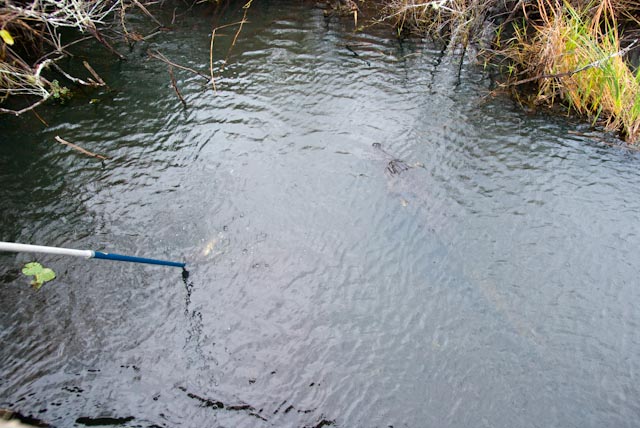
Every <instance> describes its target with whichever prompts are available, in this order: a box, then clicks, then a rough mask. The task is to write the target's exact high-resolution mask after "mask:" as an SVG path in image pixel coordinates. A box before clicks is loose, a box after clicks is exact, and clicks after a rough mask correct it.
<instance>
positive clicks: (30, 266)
mask: <svg viewBox="0 0 640 428" xmlns="http://www.w3.org/2000/svg"><path fill="white" fill-rule="evenodd" d="M42 269H43V267H42V265H41V264H40V263H38V262H31V263H27V264H26V265H24V267H23V268H22V273H23V274H25V275H27V276H31V275H36V274H38V273H40V272H42Z"/></svg>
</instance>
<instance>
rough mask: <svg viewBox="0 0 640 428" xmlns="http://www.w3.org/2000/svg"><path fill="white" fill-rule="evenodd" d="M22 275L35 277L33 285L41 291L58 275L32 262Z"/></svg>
mask: <svg viewBox="0 0 640 428" xmlns="http://www.w3.org/2000/svg"><path fill="white" fill-rule="evenodd" d="M22 273H23V274H25V275H27V276H34V279H33V280H32V281H31V285H32V286H33V287H34V288H35V289H36V290H39V289H40V287H42V285H43V284H44V283H45V282H49V281H51V280H52V279H54V278H55V277H56V273H55V272H54V271H53V270H52V269H49V268H46V267H43V266H42V265H41V264H40V263H38V262H31V263H27V264H26V265H24V267H23V268H22Z"/></svg>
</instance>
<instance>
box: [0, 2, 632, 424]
mask: <svg viewBox="0 0 640 428" xmlns="http://www.w3.org/2000/svg"><path fill="white" fill-rule="evenodd" d="M254 3H255V2H254ZM205 12H206V9H202V8H200V9H198V8H196V9H194V10H193V11H192V12H191V13H187V14H186V15H182V16H180V15H179V14H178V17H177V19H176V25H175V28H176V29H175V31H172V32H168V33H163V34H160V35H158V36H156V37H155V38H153V39H151V40H150V41H149V42H143V43H140V44H138V45H136V46H135V47H134V48H133V50H132V51H130V52H128V53H127V54H128V56H129V58H130V60H129V61H128V62H125V63H116V62H115V61H114V60H113V58H111V57H109V55H107V54H104V55H101V58H99V59H96V60H93V62H92V63H93V65H94V68H96V69H97V70H99V72H101V74H102V75H103V77H104V78H105V79H106V80H107V81H108V83H109V84H110V86H111V88H112V89H113V90H112V91H104V92H100V93H96V92H87V93H86V94H83V93H79V94H77V96H76V98H75V99H74V100H72V101H71V102H70V103H69V104H68V105H66V106H63V107H52V108H46V109H45V108H43V109H40V110H39V113H40V115H41V116H42V118H43V119H44V120H45V121H46V122H47V123H48V124H49V127H44V125H41V124H40V122H39V121H37V119H35V118H34V117H33V116H29V115H26V116H25V117H23V118H20V119H15V118H10V117H2V118H0V127H1V132H2V134H1V135H2V137H1V139H2V144H0V180H1V181H0V182H1V183H2V188H1V190H0V206H1V207H2V208H0V210H1V212H2V218H3V221H2V224H1V225H0V239H1V240H5V241H18V242H25V243H35V244H42V245H58V246H66V247H73V248H90V249H97V250H105V251H114V252H121V253H125V254H134V255H142V256H148V257H158V258H166V259H177V260H186V261H187V262H188V263H189V269H190V278H189V283H188V287H185V284H184V283H183V282H182V278H181V274H180V270H179V269H174V268H162V267H153V266H143V265H135V264H126V263H116V262H109V261H96V260H89V261H84V260H78V259H70V258H63V257H55V256H39V257H34V256H33V255H27V254H19V255H15V254H7V253H4V254H0V264H1V266H2V276H1V277H0V282H1V286H2V292H1V293H0V305H1V306H2V310H1V311H0V326H1V329H0V340H1V343H2V346H1V347H0V361H1V364H0V407H5V408H6V407H10V408H13V409H14V410H18V411H20V412H22V413H24V414H28V415H31V416H35V417H38V418H41V419H43V420H46V421H48V422H50V423H51V424H53V425H54V426H59V427H67V426H74V424H75V425H77V426H83V424H88V423H92V422H93V423H97V422H100V421H96V420H95V419H97V418H114V419H113V420H107V419H104V420H102V422H111V423H116V422H118V423H120V424H121V425H122V426H128V427H134V426H142V427H148V426H160V427H177V426H182V427H205V426H211V427H213V426H227V427H262V426H264V427H281V426H287V427H288V426H291V427H301V426H310V427H314V426H317V427H320V426H328V425H329V424H333V425H335V426H340V427H387V426H393V427H470V426H473V427H554V426H556V427H574V426H575V427H604V426H610V427H611V426H615V427H634V426H638V424H639V423H640V422H639V421H640V404H639V402H638V397H639V396H640V386H638V385H640V360H639V359H638V358H637V357H638V355H640V328H639V327H640V309H639V308H640V306H639V304H638V303H639V302H640V284H639V279H638V278H639V275H638V273H639V267H638V266H639V263H640V253H639V251H638V249H639V248H640V221H639V220H640V218H639V213H640V155H639V154H637V153H635V152H630V151H627V150H624V149H620V148H614V147H609V146H607V145H604V144H602V143H601V142H598V141H594V140H592V139H590V138H588V137H585V136H579V135H575V134H572V133H571V131H575V130H576V129H577V128H578V126H577V125H575V124H572V123H568V122H567V121H566V120H564V119H562V118H554V117H550V116H543V115H527V114H526V113H524V112H522V111H521V110H520V109H519V108H517V107H514V106H513V105H512V103H511V102H510V101H509V100H508V99H507V98H502V97H498V98H490V97H486V95H487V93H488V91H489V88H490V82H489V81H488V80H486V79H485V77H484V75H483V74H482V73H481V72H480V71H478V70H476V69H474V68H473V67H472V66H471V65H468V64H465V66H464V67H463V68H462V72H461V74H460V76H459V77H458V63H457V61H456V60H455V59H453V60H452V59H447V58H446V57H444V58H443V57H442V56H441V55H440V52H439V51H438V49H437V48H435V47H433V46H431V45H430V44H428V43H424V44H423V43H419V42H416V41H413V42H405V43H399V42H398V41H397V40H395V39H393V38H392V37H390V32H389V30H388V29H385V28H378V29H370V30H367V31H365V32H364V33H361V34H356V35H354V34H353V33H352V32H351V31H350V29H351V27H352V24H351V23H350V21H349V20H344V21H340V20H335V19H334V20H329V21H327V20H325V18H324V17H323V15H322V11H320V10H316V9H312V8H310V7H309V5H308V4H304V3H300V2H293V1H291V2H259V3H255V4H254V5H253V6H252V8H251V10H250V13H249V19H250V21H251V22H250V23H249V24H247V25H246V26H245V27H244V29H243V31H242V34H241V37H240V38H239V39H238V42H237V43H236V46H235V47H234V49H233V51H232V52H231V55H230V57H229V65H227V67H226V68H225V69H224V71H222V73H221V74H220V73H218V74H217V75H216V85H217V93H214V92H213V91H212V90H211V89H207V87H206V85H207V82H206V81H205V80H204V79H201V78H199V77H197V76H194V75H192V74H190V73H188V72H182V71H179V70H175V74H176V78H177V80H178V85H179V88H180V90H181V92H182V94H183V96H184V97H185V99H186V101H187V104H188V109H186V110H185V109H183V108H182V106H181V104H180V101H179V100H178V98H177V97H176V95H175V93H174V92H173V89H172V88H171V85H170V83H169V82H170V81H169V76H168V73H167V68H166V66H165V65H164V64H162V63H160V62H157V61H154V60H150V59H148V58H147V56H146V51H147V49H148V48H152V49H157V50H158V51H160V52H161V53H163V54H164V55H166V56H167V57H169V58H171V59H172V60H173V61H176V62H178V63H180V64H185V65H188V66H190V67H193V68H197V69H198V70H200V71H202V72H203V73H205V74H208V65H209V38H208V35H209V34H210V32H211V28H212V27H213V26H214V25H219V24H223V23H225V22H233V21H236V20H239V19H240V18H241V13H239V12H237V11H232V10H229V11H228V12H227V14H226V16H225V17H224V18H223V19H222V20H217V18H216V17H215V16H212V15H211V14H210V13H205ZM171 16H172V11H171V10H169V11H167V15H166V16H162V17H161V18H162V19H163V20H165V21H170V20H171ZM233 34H234V28H228V29H225V30H220V31H219V32H218V33H217V35H216V46H215V55H214V66H215V67H216V68H217V69H218V70H219V67H220V65H221V62H222V60H223V59H224V57H225V56H226V54H227V48H228V46H229V44H230V43H231V39H232V38H233ZM346 46H349V48H350V49H348V48H346ZM353 52H356V53H357V56H356V55H355V54H354V53H353ZM92 98H98V100H99V102H97V103H94V104H92V105H88V103H89V101H90V100H91V99H92ZM582 132H585V131H582ZM56 135H59V136H61V137H62V138H64V139H66V140H68V141H71V142H74V143H76V144H79V145H81V146H83V147H85V148H86V149H88V150H91V151H93V152H97V153H100V154H103V155H105V156H108V157H109V158H110V160H108V161H106V162H103V163H102V162H100V161H98V160H96V159H93V158H90V157H86V156H84V155H82V154H79V153H77V152H74V151H72V150H70V149H69V148H67V147H65V146H62V145H59V144H57V143H56V142H55V141H54V137H55V136H56ZM594 135H595V134H594ZM375 143H379V144H380V148H376V147H374V144H375ZM385 152H387V153H388V154H386V153H385ZM393 158H397V159H401V160H403V161H404V162H405V165H408V166H411V168H410V169H408V170H407V171H404V172H402V173H401V174H391V173H390V172H389V171H388V170H386V169H387V166H388V164H389V162H390V161H391V160H392V159H393ZM36 258H37V259H38V260H39V261H41V262H42V263H43V264H45V265H47V266H50V267H52V268H53V269H54V270H55V271H56V272H57V273H58V279H56V280H55V282H53V283H51V284H47V285H45V286H44V287H43V288H42V290H41V291H40V292H35V291H33V290H32V289H30V288H29V287H28V285H27V284H28V280H27V279H26V278H25V277H23V276H21V275H20V273H19V272H20V268H21V266H22V265H23V264H24V263H25V262H27V261H31V260H34V259H36Z"/></svg>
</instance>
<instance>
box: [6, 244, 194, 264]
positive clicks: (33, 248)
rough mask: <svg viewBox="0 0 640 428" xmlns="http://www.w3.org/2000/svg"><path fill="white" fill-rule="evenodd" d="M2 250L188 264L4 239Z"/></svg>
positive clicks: (136, 261)
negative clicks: (5, 240)
mask: <svg viewBox="0 0 640 428" xmlns="http://www.w3.org/2000/svg"><path fill="white" fill-rule="evenodd" d="M0 251H10V252H14V253H45V254H55V255H60V256H73V257H84V258H85V259H104V260H115V261H119V262H132V263H146V264H150V265H163V266H175V267H181V268H183V269H184V267H185V266H186V265H187V264H186V263H181V262H171V261H168V260H158V259H148V258H145V257H134V256H125V255H123V254H116V253H103V252H101V251H93V250H74V249H72V248H59V247H45V246H42V245H29V244H17V243H14V242H2V241H0Z"/></svg>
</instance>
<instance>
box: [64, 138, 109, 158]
mask: <svg viewBox="0 0 640 428" xmlns="http://www.w3.org/2000/svg"><path fill="white" fill-rule="evenodd" d="M55 139H56V141H57V142H58V143H60V144H64V145H65V146H69V147H71V148H72V149H75V150H77V151H79V152H80V153H84V154H85V155H88V156H92V157H94V158H98V159H102V160H109V158H107V157H105V156H102V155H98V154H96V153H93V152H90V151H89V150H85V149H83V148H82V147H80V146H78V145H75V144H73V143H70V142H68V141H65V140H63V139H62V138H60V137H59V136H57V135H56V136H55Z"/></svg>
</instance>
